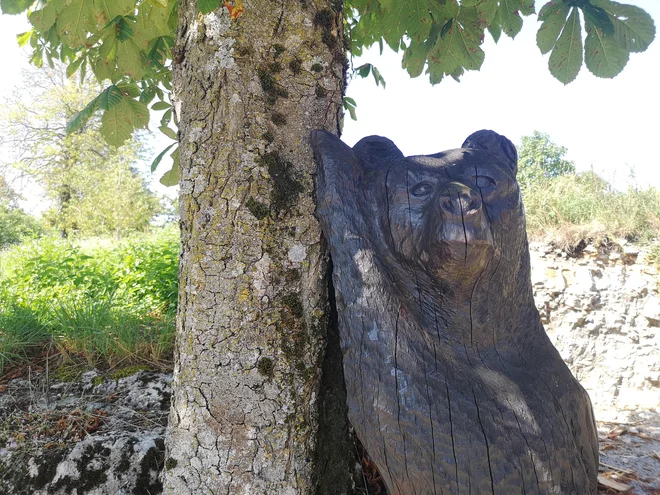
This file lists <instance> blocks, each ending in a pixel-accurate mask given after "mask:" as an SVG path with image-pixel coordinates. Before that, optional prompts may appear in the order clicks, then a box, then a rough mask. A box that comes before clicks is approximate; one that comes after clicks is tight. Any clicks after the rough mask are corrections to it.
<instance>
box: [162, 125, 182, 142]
mask: <svg viewBox="0 0 660 495" xmlns="http://www.w3.org/2000/svg"><path fill="white" fill-rule="evenodd" d="M158 130H159V131H160V132H162V133H163V134H165V135H166V136H167V137H168V138H170V139H174V140H175V141H178V140H179V138H178V137H177V135H176V132H174V131H173V130H172V129H170V128H169V127H167V126H165V125H161V126H160V127H159V128H158Z"/></svg>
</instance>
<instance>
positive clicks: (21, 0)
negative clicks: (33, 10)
mask: <svg viewBox="0 0 660 495" xmlns="http://www.w3.org/2000/svg"><path fill="white" fill-rule="evenodd" d="M33 3H34V0H2V1H0V8H2V13H3V14H11V15H15V14H20V13H22V12H25V11H26V10H27V9H28V8H30V6H31V5H32V4H33Z"/></svg>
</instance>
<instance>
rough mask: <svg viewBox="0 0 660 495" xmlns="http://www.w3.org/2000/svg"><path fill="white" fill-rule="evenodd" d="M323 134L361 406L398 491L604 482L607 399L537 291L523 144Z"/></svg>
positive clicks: (348, 365) (356, 400)
mask: <svg viewBox="0 0 660 495" xmlns="http://www.w3.org/2000/svg"><path fill="white" fill-rule="evenodd" d="M312 143H313V147H314V150H315V154H316V158H317V162H318V165H319V167H318V177H317V195H318V212H317V214H318V217H319V219H320V221H321V224H322V227H323V231H324V233H325V236H326V238H327V240H328V243H329V245H330V252H331V255H332V259H333V264H334V274H333V277H334V286H335V289H336V300H337V310H338V315H339V327H340V337H341V346H342V351H343V359H344V372H345V379H346V386H347V394H348V410H349V419H350V421H351V423H352V424H353V426H354V427H355V430H356V432H357V434H358V437H359V438H360V440H361V441H362V443H363V444H364V446H365V448H366V450H367V451H368V452H369V455H370V456H371V457H372V459H373V460H374V462H375V463H376V465H377V466H378V468H379V470H380V473H381V474H382V476H383V478H384V480H385V484H386V486H387V488H388V490H389V492H390V493H391V494H395V495H396V494H399V495H415V494H417V495H441V494H465V495H468V494H501V495H512V494H576V495H586V494H591V493H596V488H597V482H596V478H597V472H598V441H597V435H596V428H595V423H594V417H593V413H592V409H591V403H590V400H589V397H588V395H587V393H586V392H585V390H584V389H583V388H582V387H581V386H580V384H579V383H578V382H577V381H576V380H575V378H574V377H573V376H572V375H571V372H570V371H569V369H568V368H567V366H566V365H565V364H564V362H563V361H562V359H561V357H560V356H559V353H558V352H557V350H556V349H555V348H554V347H553V346H552V344H551V343H550V341H549V339H548V337H547V336H546V334H545V331H544V329H543V326H542V324H541V320H540V318H539V314H538V312H537V310H536V307H535V305H534V300H533V297H532V286H531V281H530V262H529V252H528V245H527V237H526V233H525V215H524V210H523V205H522V202H521V198H520V191H519V188H518V184H517V182H516V171H517V154H516V150H515V147H514V146H513V144H511V142H510V141H509V140H508V139H506V138H505V137H503V136H500V135H499V134H497V133H495V132H493V131H479V132H476V133H474V134H472V135H471V136H470V137H468V138H467V140H466V141H465V143H464V144H463V146H462V148H460V149H455V150H450V151H445V152H442V153H437V154H435V155H429V156H412V157H404V156H403V155H402V153H401V152H400V151H399V150H398V149H397V148H396V146H395V145H394V144H393V143H392V142H391V141H389V140H388V139H385V138H382V137H377V136H371V137H367V138H364V139H363V140H361V141H360V142H359V143H358V144H356V145H355V147H354V148H353V149H351V148H350V147H348V146H346V145H345V144H344V143H342V142H341V141H340V140H339V139H337V138H336V137H335V136H333V135H332V134H330V133H328V132H325V131H314V132H313V134H312Z"/></svg>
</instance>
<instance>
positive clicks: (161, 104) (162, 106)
mask: <svg viewBox="0 0 660 495" xmlns="http://www.w3.org/2000/svg"><path fill="white" fill-rule="evenodd" d="M168 108H172V105H170V104H169V103H167V102H166V101H157V102H156V103H154V104H153V105H151V109H152V110H167V109H168Z"/></svg>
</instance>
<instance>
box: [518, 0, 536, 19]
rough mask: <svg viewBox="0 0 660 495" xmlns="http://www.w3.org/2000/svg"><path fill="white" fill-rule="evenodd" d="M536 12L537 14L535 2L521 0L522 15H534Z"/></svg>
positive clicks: (532, 0)
mask: <svg viewBox="0 0 660 495" xmlns="http://www.w3.org/2000/svg"><path fill="white" fill-rule="evenodd" d="M534 12H536V7H535V4H534V0H521V2H520V13H521V14H522V15H532V14H533V13H534Z"/></svg>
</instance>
